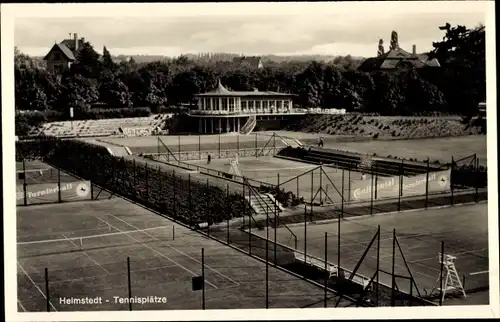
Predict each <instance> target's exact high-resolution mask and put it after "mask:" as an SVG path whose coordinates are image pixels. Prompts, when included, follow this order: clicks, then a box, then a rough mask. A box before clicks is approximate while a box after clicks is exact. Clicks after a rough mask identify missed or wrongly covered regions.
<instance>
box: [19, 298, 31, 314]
mask: <svg viewBox="0 0 500 322" xmlns="http://www.w3.org/2000/svg"><path fill="white" fill-rule="evenodd" d="M17 303H18V304H19V306H20V307H21V309H23V312H28V311H26V308H25V307H24V305H23V303H21V300H19V298H18V299H17Z"/></svg>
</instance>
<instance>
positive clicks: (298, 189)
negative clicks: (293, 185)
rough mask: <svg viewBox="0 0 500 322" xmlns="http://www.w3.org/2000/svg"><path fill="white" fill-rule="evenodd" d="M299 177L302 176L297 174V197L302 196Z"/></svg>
mask: <svg viewBox="0 0 500 322" xmlns="http://www.w3.org/2000/svg"><path fill="white" fill-rule="evenodd" d="M299 179H300V176H297V198H299V197H300V195H299Z"/></svg>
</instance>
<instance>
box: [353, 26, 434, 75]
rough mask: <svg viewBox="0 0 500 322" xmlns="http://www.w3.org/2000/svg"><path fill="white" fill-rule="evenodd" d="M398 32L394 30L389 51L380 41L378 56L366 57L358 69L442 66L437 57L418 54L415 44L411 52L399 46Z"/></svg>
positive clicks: (376, 69) (382, 69) (375, 69)
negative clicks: (430, 57) (385, 49)
mask: <svg viewBox="0 0 500 322" xmlns="http://www.w3.org/2000/svg"><path fill="white" fill-rule="evenodd" d="M397 37H398V36H397V33H396V32H393V34H392V38H393V39H391V47H390V49H389V51H388V52H386V53H385V52H384V47H383V41H382V39H381V40H380V41H379V49H378V56H377V57H371V58H368V59H366V60H365V61H364V62H363V63H362V64H361V65H360V66H359V67H358V70H361V71H365V72H373V71H398V70H408V69H413V68H427V67H430V68H435V67H441V65H440V64H439V62H438V61H437V59H429V57H428V56H427V55H425V54H417V46H416V45H413V51H412V52H411V53H410V52H408V51H406V50H404V49H402V48H400V47H399V43H398V39H397Z"/></svg>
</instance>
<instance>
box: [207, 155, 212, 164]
mask: <svg viewBox="0 0 500 322" xmlns="http://www.w3.org/2000/svg"><path fill="white" fill-rule="evenodd" d="M210 161H212V156H211V155H210V153H209V154H208V157H207V164H210Z"/></svg>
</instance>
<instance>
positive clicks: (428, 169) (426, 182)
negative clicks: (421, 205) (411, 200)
mask: <svg viewBox="0 0 500 322" xmlns="http://www.w3.org/2000/svg"><path fill="white" fill-rule="evenodd" d="M429 163H430V160H429V157H427V171H426V175H425V209H427V207H428V205H429V171H430V164H429Z"/></svg>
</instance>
